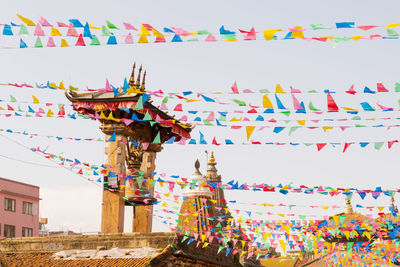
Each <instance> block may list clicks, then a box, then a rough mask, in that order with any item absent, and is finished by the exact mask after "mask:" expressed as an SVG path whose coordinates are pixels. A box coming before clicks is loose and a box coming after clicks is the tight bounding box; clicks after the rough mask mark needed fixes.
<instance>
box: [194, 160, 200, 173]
mask: <svg viewBox="0 0 400 267" xmlns="http://www.w3.org/2000/svg"><path fill="white" fill-rule="evenodd" d="M194 167H195V168H196V171H199V168H200V161H199V160H198V159H197V160H196V162H195V163H194Z"/></svg>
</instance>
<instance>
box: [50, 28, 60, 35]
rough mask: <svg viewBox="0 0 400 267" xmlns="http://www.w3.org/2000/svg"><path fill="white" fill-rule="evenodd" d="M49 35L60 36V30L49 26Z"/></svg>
mask: <svg viewBox="0 0 400 267" xmlns="http://www.w3.org/2000/svg"><path fill="white" fill-rule="evenodd" d="M50 35H51V36H62V34H61V32H60V31H59V30H58V29H56V28H53V27H52V28H51V32H50Z"/></svg>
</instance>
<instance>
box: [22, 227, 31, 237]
mask: <svg viewBox="0 0 400 267" xmlns="http://www.w3.org/2000/svg"><path fill="white" fill-rule="evenodd" d="M32 235H33V229H32V228H28V227H22V237H27V236H32Z"/></svg>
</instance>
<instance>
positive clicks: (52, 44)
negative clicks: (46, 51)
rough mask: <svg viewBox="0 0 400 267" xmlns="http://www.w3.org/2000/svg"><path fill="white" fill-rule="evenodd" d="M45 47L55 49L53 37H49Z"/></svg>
mask: <svg viewBox="0 0 400 267" xmlns="http://www.w3.org/2000/svg"><path fill="white" fill-rule="evenodd" d="M47 47H56V44H55V43H54V40H53V37H51V36H50V37H49V39H48V40H47Z"/></svg>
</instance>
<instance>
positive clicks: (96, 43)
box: [90, 35, 100, 45]
mask: <svg viewBox="0 0 400 267" xmlns="http://www.w3.org/2000/svg"><path fill="white" fill-rule="evenodd" d="M90 45H100V41H99V39H98V38H97V37H96V35H92V42H91V43H90Z"/></svg>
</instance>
